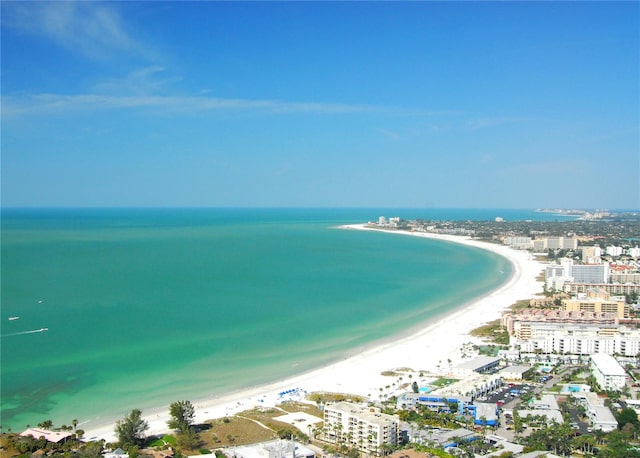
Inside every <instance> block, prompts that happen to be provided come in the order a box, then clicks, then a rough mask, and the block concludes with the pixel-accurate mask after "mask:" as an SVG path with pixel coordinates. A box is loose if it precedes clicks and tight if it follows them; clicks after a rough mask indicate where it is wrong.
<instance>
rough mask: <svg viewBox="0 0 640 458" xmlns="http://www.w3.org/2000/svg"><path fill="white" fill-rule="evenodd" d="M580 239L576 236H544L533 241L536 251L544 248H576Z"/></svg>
mask: <svg viewBox="0 0 640 458" xmlns="http://www.w3.org/2000/svg"><path fill="white" fill-rule="evenodd" d="M577 248H578V239H577V238H575V237H543V238H538V239H535V240H534V241H533V249H534V250H535V251H543V250H576V249H577Z"/></svg>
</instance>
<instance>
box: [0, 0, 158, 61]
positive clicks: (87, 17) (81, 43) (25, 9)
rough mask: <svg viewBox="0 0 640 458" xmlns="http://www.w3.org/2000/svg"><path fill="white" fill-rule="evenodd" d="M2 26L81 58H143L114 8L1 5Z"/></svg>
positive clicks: (139, 46) (142, 51) (84, 4)
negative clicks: (121, 55)
mask: <svg viewBox="0 0 640 458" xmlns="http://www.w3.org/2000/svg"><path fill="white" fill-rule="evenodd" d="M2 9H3V11H2V13H3V26H7V27H12V28H14V29H16V30H19V31H20V32H22V33H24V34H29V35H38V36H42V37H45V38H46V39H48V40H51V41H52V42H54V43H56V44H58V45H59V46H62V47H64V48H67V49H68V50H70V51H72V52H74V53H77V54H81V55H83V56H85V57H88V58H91V59H95V60H102V59H106V58H109V57H110V56H112V55H113V54H114V53H121V52H128V53H134V54H137V55H144V54H146V53H147V52H146V50H145V49H144V46H143V45H142V44H141V43H139V42H137V41H136V40H135V39H134V38H133V37H132V35H131V34H130V33H129V32H128V31H127V29H126V27H125V24H124V21H122V19H121V17H120V13H119V11H118V10H117V9H116V8H115V7H114V4H109V3H106V4H105V3H95V2H75V1H74V2H4V3H3V5H2Z"/></svg>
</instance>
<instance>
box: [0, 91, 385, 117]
mask: <svg viewBox="0 0 640 458" xmlns="http://www.w3.org/2000/svg"><path fill="white" fill-rule="evenodd" d="M121 108H126V109H135V108H151V109H162V110H163V111H165V112H166V110H173V111H197V110H261V111H268V112H271V113H274V112H275V113H292V112H297V113H327V114H330V113H359V112H371V111H380V110H382V108H379V107H374V106H370V105H348V104H339V103H307V102H287V101H280V100H251V99H225V98H216V97H206V96H197V97H196V96H157V95H132V96H114V95H102V94H75V95H60V94H36V95H25V96H16V95H11V96H3V97H2V113H3V116H4V117H5V118H10V117H15V116H19V115H47V114H65V113H73V112H88V111H96V110H109V109H121Z"/></svg>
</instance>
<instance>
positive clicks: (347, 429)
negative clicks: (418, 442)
mask: <svg viewBox="0 0 640 458" xmlns="http://www.w3.org/2000/svg"><path fill="white" fill-rule="evenodd" d="M324 429H325V440H326V441H327V442H330V443H333V444H344V445H346V446H348V447H352V448H356V449H358V450H360V451H361V452H365V453H370V454H376V455H377V454H379V453H380V448H381V446H382V445H383V444H389V445H397V444H398V440H399V436H400V421H399V419H398V417H397V416H396V415H387V414H383V413H381V412H380V409H378V408H376V407H369V406H362V405H359V404H353V403H350V402H338V403H336V404H329V405H327V406H325V409H324Z"/></svg>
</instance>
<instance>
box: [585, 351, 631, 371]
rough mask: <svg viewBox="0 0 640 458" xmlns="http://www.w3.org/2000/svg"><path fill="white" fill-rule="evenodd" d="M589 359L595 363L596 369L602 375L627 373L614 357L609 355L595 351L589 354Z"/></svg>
mask: <svg viewBox="0 0 640 458" xmlns="http://www.w3.org/2000/svg"><path fill="white" fill-rule="evenodd" d="M591 361H593V364H595V365H596V367H597V368H598V370H599V371H600V372H602V373H603V374H604V375H614V376H615V375H617V376H626V375H627V373H626V372H625V371H624V369H623V368H622V366H621V365H620V363H618V361H616V359H615V358H614V357H613V356H611V355H607V354H605V353H595V354H593V355H591Z"/></svg>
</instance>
